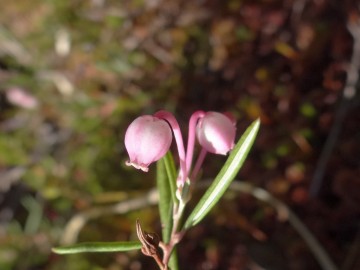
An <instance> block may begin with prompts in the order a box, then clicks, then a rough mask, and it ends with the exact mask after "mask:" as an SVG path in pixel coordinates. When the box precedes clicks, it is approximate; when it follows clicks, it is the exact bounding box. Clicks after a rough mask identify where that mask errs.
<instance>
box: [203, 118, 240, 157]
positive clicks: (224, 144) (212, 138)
mask: <svg viewBox="0 0 360 270" xmlns="http://www.w3.org/2000/svg"><path fill="white" fill-rule="evenodd" d="M235 133H236V127H235V123H234V122H233V121H232V120H231V119H230V118H229V117H228V116H226V115H225V114H222V113H218V112H207V113H206V114H205V116H204V117H203V118H201V119H200V120H199V122H198V124H197V127H196V135H197V138H198V141H199V143H200V145H201V146H202V147H203V148H204V149H205V150H207V151H208V152H210V153H213V154H220V155H226V154H227V153H228V152H229V151H230V150H231V149H232V148H233V147H234V140H235Z"/></svg>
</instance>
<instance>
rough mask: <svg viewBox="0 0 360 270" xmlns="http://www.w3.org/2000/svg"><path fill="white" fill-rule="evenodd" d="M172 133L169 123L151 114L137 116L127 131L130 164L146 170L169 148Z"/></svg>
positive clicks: (126, 140)
mask: <svg viewBox="0 0 360 270" xmlns="http://www.w3.org/2000/svg"><path fill="white" fill-rule="evenodd" d="M171 140H172V133H171V129H170V127H169V125H168V123H167V122H166V121H165V120H162V119H159V118H157V117H154V116H151V115H143V116H140V117H138V118H136V119H135V120H134V121H133V122H132V123H131V124H130V126H129V127H128V129H127V130H126V133H125V147H126V150H127V151H128V153H129V157H130V160H129V161H127V162H126V165H128V166H134V167H135V168H136V169H141V170H143V171H144V172H147V171H148V170H149V168H148V166H149V165H150V164H151V163H152V162H155V161H158V160H159V159H161V158H162V157H163V156H164V155H165V154H166V152H167V151H168V150H169V148H170V145H171Z"/></svg>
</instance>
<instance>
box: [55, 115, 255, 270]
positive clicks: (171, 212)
mask: <svg viewBox="0 0 360 270" xmlns="http://www.w3.org/2000/svg"><path fill="white" fill-rule="evenodd" d="M259 126H260V121H259V120H256V121H254V122H253V123H252V124H251V125H250V126H249V127H248V128H247V129H246V130H245V132H244V133H243V135H242V136H241V138H240V139H239V141H238V142H237V143H236V144H235V135H236V122H235V120H234V118H233V117H232V116H231V115H230V114H225V113H219V112H204V111H196V112H194V113H193V114H192V116H191V117H190V120H189V128H188V136H187V144H186V146H185V145H184V140H183V136H182V133H181V130H180V126H179V124H178V122H177V120H176V118H175V117H174V116H173V115H172V114H171V113H170V112H167V111H159V112H157V113H155V114H154V115H143V116H140V117H138V118H136V119H135V120H134V121H133V122H132V123H131V124H130V125H129V127H128V129H127V131H126V134H125V147H126V150H127V152H128V154H129V160H128V161H127V162H126V165H128V166H133V167H134V168H136V169H140V170H142V171H144V172H147V171H148V170H149V165H150V164H151V163H153V162H157V188H158V192H159V213H160V219H161V224H162V237H161V238H160V237H159V236H158V235H157V234H156V233H149V232H146V231H144V230H143V228H142V226H141V224H140V221H139V220H140V219H138V220H137V221H136V224H135V229H136V233H137V237H138V241H132V242H111V243H99V242H96V243H79V244H76V245H72V246H65V247H57V248H54V249H53V250H54V252H56V253H59V254H69V253H78V252H120V251H128V250H134V249H140V250H141V252H142V253H143V254H144V255H146V256H151V257H152V258H154V260H155V262H156V263H157V265H158V266H159V269H162V270H169V269H171V270H176V269H178V264H177V257H176V249H175V247H176V246H177V245H178V243H179V242H180V241H181V239H182V238H183V236H184V235H185V234H186V232H187V231H188V230H189V229H190V228H192V227H193V226H195V225H196V224H198V223H199V222H200V221H201V220H202V219H203V218H204V217H205V216H206V215H207V214H208V213H209V212H210V210H211V209H212V208H213V207H214V206H215V205H216V203H217V202H218V201H219V200H220V198H221V197H222V196H223V194H224V193H225V191H226V189H227V188H228V187H229V185H230V184H231V182H232V181H233V180H234V178H235V176H236V175H237V173H238V171H239V170H240V168H241V166H242V165H243V163H244V161H245V158H246V156H247V154H248V152H249V150H250V148H251V146H252V144H253V142H254V140H255V137H256V134H257V132H258V130H259ZM173 137H174V139H175V142H176V146H177V152H176V155H177V157H178V158H177V159H176V160H178V161H179V166H178V169H176V166H175V163H174V158H173V156H172V154H171V153H170V151H169V149H170V146H171V143H172V139H173ZM196 142H198V144H199V146H200V149H199V151H194V149H195V146H196ZM185 147H186V148H185ZM194 153H198V155H197V157H196V160H194ZM229 153H230V154H229ZM207 154H218V155H227V154H229V157H228V158H227V160H226V162H225V163H224V165H223V167H222V168H221V169H220V171H219V173H218V174H217V176H216V177H215V178H214V180H213V182H212V184H211V185H210V186H209V187H208V189H207V190H206V191H205V193H204V194H203V196H202V197H201V199H200V200H199V202H197V204H196V205H195V207H194V208H193V209H189V210H190V214H189V215H188V216H184V210H185V208H186V206H187V205H188V202H189V201H190V200H191V192H192V190H193V186H195V185H196V182H197V178H198V176H199V172H200V170H201V168H202V164H203V161H204V159H205V157H206V156H207ZM193 161H194V164H193Z"/></svg>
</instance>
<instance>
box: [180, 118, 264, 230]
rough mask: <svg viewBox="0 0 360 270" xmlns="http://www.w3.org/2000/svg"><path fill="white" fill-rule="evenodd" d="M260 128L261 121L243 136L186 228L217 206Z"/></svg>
mask: <svg viewBox="0 0 360 270" xmlns="http://www.w3.org/2000/svg"><path fill="white" fill-rule="evenodd" d="M259 127H260V120H259V119H258V120H256V121H254V122H253V123H252V124H251V126H250V127H248V128H247V129H246V131H245V132H244V134H243V135H242V136H241V138H240V140H239V141H238V143H237V144H236V145H235V148H234V149H233V150H232V151H231V154H230V156H229V158H228V159H227V161H226V162H225V164H224V166H223V167H222V169H221V170H220V172H219V174H218V175H217V176H216V178H215V179H214V182H213V183H212V184H211V185H210V187H209V188H208V189H207V191H206V192H205V194H204V195H203V197H202V198H201V199H200V201H199V203H198V204H197V205H196V206H195V208H194V210H193V211H192V213H191V214H190V216H189V217H188V219H187V220H186V222H185V225H184V228H185V229H188V228H190V227H192V226H194V225H196V224H197V223H199V222H200V221H201V220H202V219H203V218H204V217H205V215H206V214H207V213H208V212H209V211H210V210H211V209H212V208H213V207H214V206H215V204H216V203H217V202H218V201H219V200H220V198H221V197H222V195H223V194H224V193H225V191H226V189H227V188H228V187H229V185H230V184H231V182H232V180H234V178H235V176H236V174H237V173H238V171H239V170H240V168H241V166H242V165H243V163H244V161H245V158H246V157H247V154H248V153H249V150H250V148H251V146H252V145H253V143H254V140H255V137H256V134H257V132H258V130H259Z"/></svg>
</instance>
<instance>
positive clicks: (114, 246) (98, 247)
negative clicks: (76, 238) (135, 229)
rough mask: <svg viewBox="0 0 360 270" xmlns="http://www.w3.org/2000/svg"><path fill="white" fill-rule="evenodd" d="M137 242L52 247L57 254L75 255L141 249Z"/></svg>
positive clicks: (90, 243)
mask: <svg viewBox="0 0 360 270" xmlns="http://www.w3.org/2000/svg"><path fill="white" fill-rule="evenodd" d="M141 247H142V244H141V243H140V242H139V241H133V242H84V243H79V244H74V245H70V246H63V247H54V248H52V251H53V252H54V253H57V254H75V253H84V252H120V251H130V250H136V249H141Z"/></svg>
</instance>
